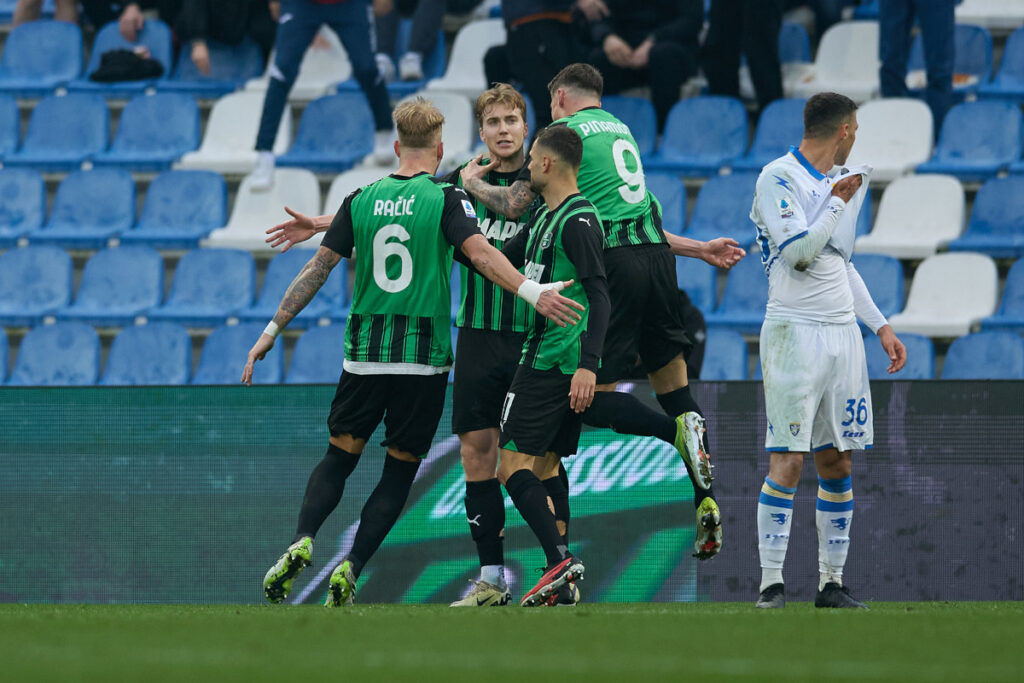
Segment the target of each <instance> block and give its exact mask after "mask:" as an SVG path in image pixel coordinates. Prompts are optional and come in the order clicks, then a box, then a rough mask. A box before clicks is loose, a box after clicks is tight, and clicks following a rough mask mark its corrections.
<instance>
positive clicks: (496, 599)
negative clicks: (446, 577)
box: [451, 581, 512, 607]
mask: <svg viewBox="0 0 1024 683" xmlns="http://www.w3.org/2000/svg"><path fill="white" fill-rule="evenodd" d="M470 583H472V584H473V588H472V590H470V591H469V593H467V594H466V597H464V598H462V599H461V600H456V601H455V602H453V603H452V604H451V606H452V607H501V606H503V605H507V604H508V603H509V602H511V601H512V592H511V591H509V589H508V586H495V585H494V584H493V583H487V582H486V581H470Z"/></svg>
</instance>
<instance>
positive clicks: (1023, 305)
mask: <svg viewBox="0 0 1024 683" xmlns="http://www.w3.org/2000/svg"><path fill="white" fill-rule="evenodd" d="M981 329H983V330H1008V331H1011V332H1016V333H1017V334H1024V259H1021V260H1020V261H1017V262H1016V263H1014V264H1013V265H1012V266H1011V267H1010V272H1009V273H1007V274H1006V287H1005V288H1004V289H1003V298H1002V300H1001V301H1000V302H999V309H998V310H997V311H996V312H995V315H991V316H989V317H988V318H985V319H984V320H982V321H981Z"/></svg>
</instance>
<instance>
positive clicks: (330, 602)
mask: <svg viewBox="0 0 1024 683" xmlns="http://www.w3.org/2000/svg"><path fill="white" fill-rule="evenodd" d="M355 599H356V577H355V574H353V573H352V563H351V562H350V561H349V560H345V561H344V562H342V563H341V564H339V565H338V566H337V567H335V568H334V571H333V572H331V580H330V581H329V582H328V583H327V599H326V600H324V607H347V606H348V605H351V604H352V603H353V602H355Z"/></svg>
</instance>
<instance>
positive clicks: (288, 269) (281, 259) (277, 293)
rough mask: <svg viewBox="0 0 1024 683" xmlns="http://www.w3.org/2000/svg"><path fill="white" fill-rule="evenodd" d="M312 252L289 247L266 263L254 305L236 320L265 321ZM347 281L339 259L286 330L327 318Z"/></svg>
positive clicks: (340, 299) (338, 302) (342, 296)
mask: <svg viewBox="0 0 1024 683" xmlns="http://www.w3.org/2000/svg"><path fill="white" fill-rule="evenodd" d="M315 253H316V252H315V251H313V250H312V249H289V250H288V251H286V252H284V253H282V254H278V255H277V256H275V257H274V258H273V259H272V260H271V261H270V265H269V266H267V274H266V276H265V277H264V278H263V290H262V291H261V292H260V296H259V299H257V300H256V303H255V304H253V305H252V306H250V307H249V308H247V309H245V310H244V311H241V312H240V313H239V314H238V319H239V320H241V321H243V322H260V321H263V323H264V324H266V322H267V321H268V320H270V319H271V318H273V317H274V314H275V313H276V312H277V307H278V305H279V304H280V303H281V299H282V298H283V297H284V293H285V290H287V289H288V285H290V284H291V283H292V280H294V279H295V276H296V275H298V274H299V271H300V270H302V267H303V266H305V265H306V264H307V263H308V262H309V259H310V258H312V257H313V255H314V254H315ZM347 284H348V278H347V277H346V266H345V260H344V259H343V260H342V261H341V262H340V263H338V265H336V266H335V267H334V269H333V270H332V271H331V274H330V276H329V277H328V278H327V282H325V283H324V286H323V287H321V288H320V291H319V292H317V293H316V296H315V297H313V300H312V301H310V302H309V304H307V305H306V307H305V308H303V309H302V311H301V312H300V313H299V314H298V315H297V316H295V317H294V318H293V319H292V321H291V322H290V323H288V327H289V329H298V330H304V329H306V328H308V327H312V326H314V325H316V324H318V323H319V322H320V321H322V320H323V321H325V320H329V319H330V317H331V310H332V309H333V308H335V307H336V306H343V305H344V303H345V289H346V286H347Z"/></svg>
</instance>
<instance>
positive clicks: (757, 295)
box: [704, 252, 768, 334]
mask: <svg viewBox="0 0 1024 683" xmlns="http://www.w3.org/2000/svg"><path fill="white" fill-rule="evenodd" d="M767 305H768V277H767V276H766V275H765V273H764V266H763V265H761V254H760V253H757V252H752V253H750V254H748V255H747V256H745V257H744V258H743V260H741V261H740V262H739V263H737V264H736V265H735V266H733V268H732V270H730V271H729V277H728V278H727V279H726V281H725V292H724V293H723V294H722V300H721V302H719V304H718V309H717V310H715V311H714V312H713V313H706V314H705V315H704V321H705V322H706V323H707V326H708V330H709V331H710V330H711V329H712V328H718V329H727V330H736V331H737V332H739V333H741V334H757V333H758V332H760V330H761V323H762V322H763V321H764V311H765V307H766V306H767Z"/></svg>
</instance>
